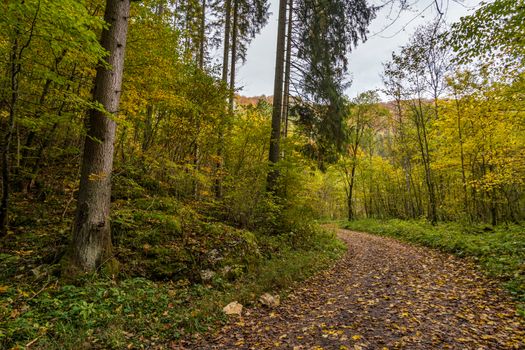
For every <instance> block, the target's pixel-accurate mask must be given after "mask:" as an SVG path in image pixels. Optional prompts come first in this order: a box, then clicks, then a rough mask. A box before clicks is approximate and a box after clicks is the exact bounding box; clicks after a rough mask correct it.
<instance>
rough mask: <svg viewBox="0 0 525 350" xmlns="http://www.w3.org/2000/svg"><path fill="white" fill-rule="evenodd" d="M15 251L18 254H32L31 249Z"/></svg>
mask: <svg viewBox="0 0 525 350" xmlns="http://www.w3.org/2000/svg"><path fill="white" fill-rule="evenodd" d="M15 253H16V254H17V255H20V256H28V255H31V254H33V251H32V250H15Z"/></svg>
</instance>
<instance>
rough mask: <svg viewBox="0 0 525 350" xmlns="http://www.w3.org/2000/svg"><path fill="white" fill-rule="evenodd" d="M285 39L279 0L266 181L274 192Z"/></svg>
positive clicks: (282, 1) (283, 10) (283, 6)
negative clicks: (268, 164)
mask: <svg viewBox="0 0 525 350" xmlns="http://www.w3.org/2000/svg"><path fill="white" fill-rule="evenodd" d="M285 39H286V0H279V22H278V27H277V51H276V54H275V79H274V85H273V112H272V131H271V135H270V152H269V157H268V160H269V162H270V171H269V172H268V178H267V183H266V189H267V190H268V191H269V192H275V190H276V187H277V180H278V177H279V173H278V171H277V169H275V168H274V166H275V163H277V162H278V161H279V142H280V137H281V113H282V100H283V78H284V77H283V71H284V51H285V41H286V40H285Z"/></svg>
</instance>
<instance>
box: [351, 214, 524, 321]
mask: <svg viewBox="0 0 525 350" xmlns="http://www.w3.org/2000/svg"><path fill="white" fill-rule="evenodd" d="M343 226H344V227H345V228H348V229H352V230H356V231H365V232H370V233H374V234H378V235H383V236H390V237H394V238H397V239H400V240H403V241H406V242H411V243H416V244H419V245H423V246H427V247H431V248H436V249H439V250H442V251H444V252H448V253H452V254H455V255H457V256H460V257H470V258H472V259H474V260H475V261H476V262H477V263H478V264H479V265H480V266H481V268H482V269H483V270H484V271H485V272H486V273H487V274H488V275H490V276H492V277H496V278H499V279H500V280H502V281H503V284H504V286H505V287H506V289H507V290H508V291H509V292H510V293H511V294H512V295H513V296H514V298H515V299H516V300H517V301H518V303H519V306H518V312H519V313H520V315H522V316H523V317H525V227H524V226H520V225H500V226H497V227H494V228H493V227H489V226H486V225H470V226H465V225H463V224H460V223H455V222H449V223H440V224H438V225H436V226H432V225H431V224H429V223H428V222H426V221H404V220H398V219H391V220H383V221H382V220H375V219H363V220H356V221H351V222H345V223H343Z"/></svg>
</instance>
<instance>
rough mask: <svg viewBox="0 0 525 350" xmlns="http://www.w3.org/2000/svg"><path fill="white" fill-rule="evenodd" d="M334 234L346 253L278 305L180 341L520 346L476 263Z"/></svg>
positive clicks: (502, 301)
mask: <svg viewBox="0 0 525 350" xmlns="http://www.w3.org/2000/svg"><path fill="white" fill-rule="evenodd" d="M338 235H339V237H340V238H341V239H342V240H344V241H345V242H346V243H347V245H348V252H347V253H346V255H345V256H344V257H343V258H342V259H341V260H340V261H339V262H338V263H337V264H335V265H334V267H332V268H331V269H329V270H327V271H324V272H322V273H320V274H318V275H316V276H314V277H312V278H310V279H309V280H307V281H305V282H304V283H302V285H301V286H298V288H297V289H296V290H294V291H293V292H292V293H291V294H290V295H289V296H288V297H287V298H286V300H284V301H283V303H282V304H281V305H280V306H279V307H277V308H275V309H267V308H263V307H258V308H253V309H249V310H247V311H246V312H243V315H242V317H240V318H239V317H236V318H232V320H231V322H230V323H229V324H228V325H226V326H224V327H223V328H222V329H220V330H219V331H218V332H217V333H215V334H213V335H210V336H209V337H205V339H194V340H193V341H192V342H189V343H185V345H182V348H183V349H294V350H298V349H355V350H358V349H361V350H364V349H374V350H375V349H476V350H477V349H490V350H495V349H525V322H524V321H523V320H522V319H520V318H519V317H518V316H516V315H515V305H514V304H513V303H512V301H511V300H510V298H509V296H508V295H507V294H506V293H505V292H503V291H502V290H501V289H500V288H498V287H497V282H495V281H493V280H490V279H488V278H486V277H484V276H483V275H482V274H480V273H479V272H478V271H477V269H476V267H475V266H474V264H473V263H471V262H469V261H467V260H462V259H458V258H455V257H453V256H451V255H448V254H443V253H440V252H437V251H433V250H431V249H427V248H422V247H416V246H412V245H408V244H404V243H400V242H398V241H396V240H394V239H391V238H384V237H378V236H374V235H370V234H366V233H360V232H352V231H348V230H338ZM180 346H181V344H180V343H179V344H178V345H177V346H176V347H175V348H181V347H180Z"/></svg>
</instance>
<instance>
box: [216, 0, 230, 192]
mask: <svg viewBox="0 0 525 350" xmlns="http://www.w3.org/2000/svg"><path fill="white" fill-rule="evenodd" d="M231 5H232V3H231V0H226V4H225V6H226V8H225V12H226V13H225V18H224V48H223V49H224V51H223V54H222V77H221V78H222V81H223V83H224V85H227V84H228V62H229V55H230V31H231ZM225 119H226V116H225V117H224V118H223V120H222V121H221V123H220V125H219V142H218V143H219V145H218V147H217V164H216V171H215V173H216V176H215V183H214V184H213V192H214V193H215V197H216V198H221V197H222V183H221V179H220V172H221V169H222V159H221V158H222V153H223V148H224V126H225V124H226V121H225Z"/></svg>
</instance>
